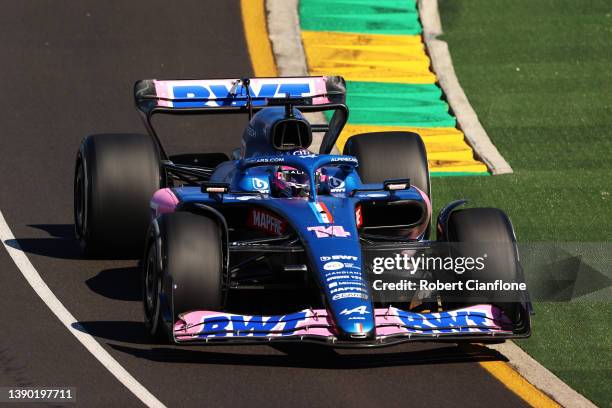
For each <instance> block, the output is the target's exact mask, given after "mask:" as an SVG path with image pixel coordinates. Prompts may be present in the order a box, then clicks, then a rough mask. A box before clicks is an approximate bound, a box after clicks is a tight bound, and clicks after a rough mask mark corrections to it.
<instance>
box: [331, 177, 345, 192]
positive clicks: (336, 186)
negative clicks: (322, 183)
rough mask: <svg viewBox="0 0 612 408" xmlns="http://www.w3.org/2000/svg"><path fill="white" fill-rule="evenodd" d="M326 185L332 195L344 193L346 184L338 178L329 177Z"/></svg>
mask: <svg viewBox="0 0 612 408" xmlns="http://www.w3.org/2000/svg"><path fill="white" fill-rule="evenodd" d="M328 183H329V188H330V191H331V192H332V193H343V192H345V191H346V183H345V182H344V180H342V179H339V178H338V177H334V176H329V181H328Z"/></svg>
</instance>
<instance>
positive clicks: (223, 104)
mask: <svg viewBox="0 0 612 408" xmlns="http://www.w3.org/2000/svg"><path fill="white" fill-rule="evenodd" d="M134 99H135V102H136V108H137V109H138V111H139V112H140V113H141V115H142V116H143V120H144V122H145V126H146V127H147V130H149V132H150V133H152V135H153V136H155V137H157V136H156V134H155V131H154V129H153V127H152V126H151V116H152V115H154V114H156V113H167V114H209V113H249V115H250V114H252V112H253V111H257V110H259V109H262V108H264V107H266V106H273V105H279V104H282V103H283V100H287V101H291V104H292V106H294V107H295V108H297V109H299V110H300V111H302V112H320V111H328V110H333V111H334V114H333V116H332V117H331V120H330V123H329V125H320V126H316V125H315V126H313V131H318V132H326V134H325V136H324V138H323V143H322V144H321V153H328V152H327V151H324V150H329V151H331V149H332V147H333V145H334V143H335V142H336V139H337V138H338V135H339V134H340V131H341V130H342V128H343V127H344V124H345V123H346V121H347V119H348V109H347V107H346V105H345V101H346V84H345V81H344V78H342V77H340V76H317V77H280V78H242V79H187V80H185V79H183V80H157V79H143V80H140V81H137V82H136V83H135V84H134ZM296 99H299V103H296V102H295V101H296Z"/></svg>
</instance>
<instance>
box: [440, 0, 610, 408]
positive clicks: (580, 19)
mask: <svg viewBox="0 0 612 408" xmlns="http://www.w3.org/2000/svg"><path fill="white" fill-rule="evenodd" d="M439 4H440V12H441V15H442V23H443V28H444V30H445V36H444V39H445V40H446V41H447V42H448V43H449V47H450V50H451V56H452V58H453V61H454V65H455V69H456V71H457V75H458V77H459V80H460V82H461V85H462V87H463V88H464V90H465V92H466V94H467V96H468V98H469V100H470V102H471V104H472V106H473V107H474V109H475V110H476V112H477V113H478V116H479V118H480V121H481V122H482V124H483V125H484V127H485V129H486V130H487V132H488V134H489V136H490V137H491V139H492V140H493V142H494V143H495V145H496V146H497V147H498V149H499V150H500V152H501V153H502V155H503V156H504V157H505V158H506V159H507V160H508V161H509V162H510V164H511V166H512V167H513V169H514V174H511V175H504V176H495V177H470V178H467V177H453V178H436V179H434V180H433V198H434V204H435V205H436V207H437V208H439V207H440V206H441V205H442V204H443V203H445V202H448V201H450V200H453V199H456V198H461V197H465V198H468V199H469V200H470V201H471V203H472V204H473V205H475V206H495V207H500V208H502V209H504V210H505V211H506V212H507V213H508V214H509V215H510V217H511V218H512V221H513V223H514V226H515V229H516V232H517V236H518V239H519V241H523V242H526V241H531V242H533V241H570V242H571V241H581V242H604V241H605V242H611V241H612V3H611V2H610V1H609V0H599V1H595V0H589V1H586V0H585V1H575V0H571V1H570V0H556V1H553V0H538V1H534V0H515V1H512V2H509V1H506V0H480V1H476V0H471V1H458V0H440V3H439ZM535 308H536V313H537V314H536V316H534V319H533V329H534V330H533V336H532V337H531V338H530V339H529V340H525V341H519V342H517V343H518V344H519V346H521V347H522V348H524V349H525V350H526V351H527V352H528V353H530V354H531V355H532V356H534V357H535V358H536V359H538V360H539V361H540V362H542V363H543V364H544V365H545V366H547V367H548V368H549V369H551V370H552V371H553V372H554V373H555V374H557V375H558V376H559V377H560V378H562V379H563V380H564V381H565V382H567V383H568V384H569V385H570V386H572V387H573V388H575V389H576V390H578V391H579V392H581V393H583V394H584V395H586V396H587V397H588V398H590V399H591V400H593V401H594V402H595V403H596V404H598V405H600V406H612V405H611V404H612V402H611V401H612V381H611V380H610V379H611V378H612V304H611V303H610V302H609V301H608V302H591V303H587V302H580V303H537V304H536V305H535Z"/></svg>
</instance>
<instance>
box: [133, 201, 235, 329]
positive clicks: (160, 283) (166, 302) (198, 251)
mask: <svg viewBox="0 0 612 408" xmlns="http://www.w3.org/2000/svg"><path fill="white" fill-rule="evenodd" d="M223 235H224V234H223V231H222V229H221V227H220V226H219V224H218V223H217V221H216V220H214V219H213V218H210V217H208V216H205V215H196V214H192V213H187V212H178V213H171V214H164V215H162V216H161V217H159V218H158V219H157V220H156V221H154V225H153V226H152V228H151V230H150V235H149V240H148V241H149V244H148V250H147V252H146V255H145V259H144V262H143V272H144V276H143V281H144V285H143V292H144V293H143V300H144V309H145V325H146V327H147V331H148V332H149V334H150V335H152V336H157V337H158V338H159V337H166V338H169V339H172V327H173V325H174V323H175V322H176V321H177V319H178V317H179V315H180V314H181V313H185V312H189V311H192V310H215V311H220V310H223V309H224V307H225V301H226V295H227V290H226V285H227V279H226V278H227V277H226V271H227V268H226V267H225V265H226V261H225V260H226V257H225V254H224V244H223V240H224V236H223Z"/></svg>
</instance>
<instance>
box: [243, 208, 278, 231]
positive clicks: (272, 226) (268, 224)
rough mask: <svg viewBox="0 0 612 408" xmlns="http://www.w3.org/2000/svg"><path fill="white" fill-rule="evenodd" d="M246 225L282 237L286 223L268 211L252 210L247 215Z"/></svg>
mask: <svg viewBox="0 0 612 408" xmlns="http://www.w3.org/2000/svg"><path fill="white" fill-rule="evenodd" d="M247 225H248V226H249V227H252V228H257V229H260V230H262V231H265V232H267V233H269V234H274V235H283V234H284V233H285V227H286V222H285V221H284V220H282V219H281V218H279V217H277V216H276V215H274V214H272V213H271V212H269V211H266V210H264V209H261V208H253V209H251V212H250V213H249V217H248V219H247Z"/></svg>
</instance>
